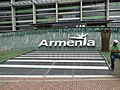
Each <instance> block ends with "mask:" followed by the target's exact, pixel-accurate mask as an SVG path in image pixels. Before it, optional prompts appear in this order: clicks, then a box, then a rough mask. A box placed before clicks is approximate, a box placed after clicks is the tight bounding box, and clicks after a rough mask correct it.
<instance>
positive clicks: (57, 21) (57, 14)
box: [55, 1, 58, 22]
mask: <svg viewBox="0 0 120 90" xmlns="http://www.w3.org/2000/svg"><path fill="white" fill-rule="evenodd" d="M55 4H56V22H58V1H56V3H55Z"/></svg>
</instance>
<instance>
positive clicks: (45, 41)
mask: <svg viewBox="0 0 120 90" xmlns="http://www.w3.org/2000/svg"><path fill="white" fill-rule="evenodd" d="M41 46H48V43H47V40H42V41H41V42H40V44H39V47H41Z"/></svg>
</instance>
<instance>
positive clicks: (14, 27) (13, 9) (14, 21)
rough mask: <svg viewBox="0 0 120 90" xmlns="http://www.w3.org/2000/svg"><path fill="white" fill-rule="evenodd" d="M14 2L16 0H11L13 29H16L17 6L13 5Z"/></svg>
mask: <svg viewBox="0 0 120 90" xmlns="http://www.w3.org/2000/svg"><path fill="white" fill-rule="evenodd" d="M14 2H15V0H11V14H12V30H13V31H16V18H15V6H14V5H13V4H14Z"/></svg>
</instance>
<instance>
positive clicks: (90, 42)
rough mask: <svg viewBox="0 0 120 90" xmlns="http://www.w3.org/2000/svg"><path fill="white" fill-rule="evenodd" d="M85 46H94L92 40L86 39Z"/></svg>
mask: <svg viewBox="0 0 120 90" xmlns="http://www.w3.org/2000/svg"><path fill="white" fill-rule="evenodd" d="M87 46H95V41H94V40H88V43H87Z"/></svg>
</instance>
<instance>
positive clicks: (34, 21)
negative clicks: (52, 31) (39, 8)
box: [33, 0, 36, 24]
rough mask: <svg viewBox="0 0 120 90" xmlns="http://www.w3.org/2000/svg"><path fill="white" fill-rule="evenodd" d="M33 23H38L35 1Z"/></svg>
mask: <svg viewBox="0 0 120 90" xmlns="http://www.w3.org/2000/svg"><path fill="white" fill-rule="evenodd" d="M33 23H34V24H35V23H36V4H35V3H34V0H33Z"/></svg>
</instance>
